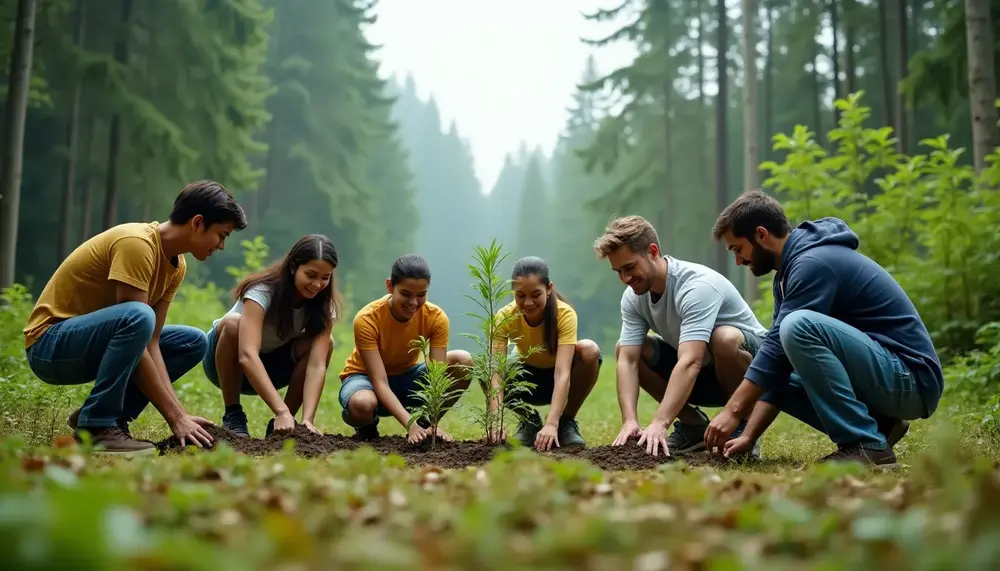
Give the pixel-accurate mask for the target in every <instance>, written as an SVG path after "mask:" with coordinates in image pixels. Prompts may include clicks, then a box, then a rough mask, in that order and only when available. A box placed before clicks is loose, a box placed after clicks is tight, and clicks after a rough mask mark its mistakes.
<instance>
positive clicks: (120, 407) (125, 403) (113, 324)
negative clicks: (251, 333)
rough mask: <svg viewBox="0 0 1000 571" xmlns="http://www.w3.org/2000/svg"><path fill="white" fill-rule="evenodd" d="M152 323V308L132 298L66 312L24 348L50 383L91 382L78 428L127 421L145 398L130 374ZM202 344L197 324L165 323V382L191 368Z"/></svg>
mask: <svg viewBox="0 0 1000 571" xmlns="http://www.w3.org/2000/svg"><path fill="white" fill-rule="evenodd" d="M155 325H156V316H155V314H154V313H153V308H152V307H150V306H149V305H147V304H145V303H139V302H135V301H129V302H124V303H118V304H115V305H112V306H109V307H105V308H102V309H99V310H97V311H94V312H92V313H88V314H85V315H78V316H76V317H71V318H69V319H66V320H64V321H60V322H58V323H56V324H55V325H53V326H51V327H49V328H48V329H47V330H46V331H45V333H44V334H42V336H41V337H40V338H39V339H38V341H36V342H35V343H34V344H32V345H31V347H29V348H28V349H27V351H26V354H27V357H28V366H29V367H30V368H31V371H32V372H33V373H34V374H35V375H36V376H37V377H38V378H40V379H41V380H42V381H44V382H46V383H48V384H50V385H60V386H63V385H80V384H84V383H89V382H91V381H93V382H94V388H93V390H91V391H90V395H89V396H88V397H87V399H86V400H85V401H84V402H83V407H82V408H81V409H80V419H79V420H78V422H77V425H78V426H79V427H80V428H104V427H109V426H115V425H117V424H118V423H119V422H130V421H132V420H135V419H136V418H138V416H139V415H140V414H141V413H142V411H143V409H145V408H146V405H147V404H149V398H148V397H147V396H146V395H145V394H144V393H143V392H142V390H141V389H140V388H139V384H138V382H136V381H135V379H134V378H133V377H134V371H135V368H136V365H138V363H139V359H140V357H142V352H143V350H145V349H146V345H147V344H148V343H149V340H150V339H151V338H152V337H153V329H154V327H155ZM206 347H207V342H206V341H205V334H204V333H202V332H201V331H200V330H198V329H197V328H194V327H188V326H186V325H164V326H163V329H162V330H161V331H160V353H161V354H162V355H163V362H164V364H165V365H166V368H167V375H168V376H169V377H170V382H174V381H176V380H177V379H179V378H180V377H182V376H183V375H184V374H185V373H187V372H188V371H190V370H191V369H192V368H194V366H195V365H197V364H198V362H199V361H201V359H202V356H203V355H204V354H205V349H206Z"/></svg>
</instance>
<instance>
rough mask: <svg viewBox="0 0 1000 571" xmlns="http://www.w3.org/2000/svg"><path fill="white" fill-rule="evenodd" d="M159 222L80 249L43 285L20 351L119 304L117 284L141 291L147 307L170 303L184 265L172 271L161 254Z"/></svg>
mask: <svg viewBox="0 0 1000 571" xmlns="http://www.w3.org/2000/svg"><path fill="white" fill-rule="evenodd" d="M158 226H159V223H158V222H131V223H126V224H120V225H118V226H115V227H113V228H109V229H108V230H105V231H104V232H101V233H100V234H98V235H96V236H94V237H93V238H90V239H89V240H87V241H86V242H84V243H83V244H80V245H79V246H78V247H77V248H76V249H75V250H73V252H72V253H70V255H69V256H67V257H66V259H65V260H63V262H62V263H61V264H59V267H58V268H56V271H55V273H54V274H52V278H51V279H49V282H48V283H47V284H45V289H43V290H42V293H41V295H39V296H38V301H37V302H36V303H35V307H34V309H32V310H31V315H29V316H28V323H27V325H25V328H24V346H25V348H27V347H30V346H31V345H33V344H34V343H35V341H38V338H39V337H41V336H42V334H43V333H44V332H45V330H46V329H48V328H49V327H51V326H52V325H53V324H55V323H58V322H60V321H63V320H66V319H69V318H70V317H76V316H78V315H85V314H87V313H92V312H94V311H97V310H98V309H103V308H105V307H109V306H111V305H114V304H116V303H118V296H117V293H116V288H117V286H116V284H115V281H120V282H124V283H126V284H129V285H131V286H134V287H136V288H139V289H141V290H142V291H145V292H146V293H147V294H148V296H149V305H150V306H153V305H156V303H157V302H159V301H161V300H162V301H172V300H173V299H174V294H175V293H176V292H177V288H179V287H180V285H181V282H183V281H184V275H185V274H186V273H187V264H186V262H185V261H184V256H183V255H181V256H178V257H177V260H176V264H177V266H176V267H175V266H174V265H173V264H172V263H171V261H170V260H168V259H167V257H166V255H165V254H164V253H163V246H162V244H161V243H160V233H159V232H158V231H157V227H158Z"/></svg>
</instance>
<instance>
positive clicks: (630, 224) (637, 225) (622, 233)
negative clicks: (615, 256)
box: [594, 215, 660, 258]
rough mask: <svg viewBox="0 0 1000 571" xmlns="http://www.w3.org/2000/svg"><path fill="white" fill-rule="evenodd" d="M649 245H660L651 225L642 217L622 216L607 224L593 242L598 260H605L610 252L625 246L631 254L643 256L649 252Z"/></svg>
mask: <svg viewBox="0 0 1000 571" xmlns="http://www.w3.org/2000/svg"><path fill="white" fill-rule="evenodd" d="M650 244H656V245H659V244H660V238H659V237H658V236H657V235H656V230H654V229H653V226H652V224H650V223H649V222H647V221H646V219H645V218H643V217H642V216H636V215H632V216H623V217H621V218H614V219H612V220H611V222H610V223H608V225H607V227H606V228H604V234H602V235H601V237H600V238H598V239H597V240H594V251H596V252H597V255H598V256H599V257H600V258H606V257H608V255H609V254H611V252H614V251H615V250H617V249H618V248H620V247H622V246H625V247H627V248H628V249H629V250H632V251H633V252H639V253H643V254H644V253H646V252H648V251H649V245H650Z"/></svg>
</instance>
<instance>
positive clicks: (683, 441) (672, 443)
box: [667, 408, 710, 454]
mask: <svg viewBox="0 0 1000 571" xmlns="http://www.w3.org/2000/svg"><path fill="white" fill-rule="evenodd" d="M694 410H695V412H697V413H698V415H699V416H701V417H702V418H703V419H704V420H705V422H704V423H702V424H685V423H683V422H681V421H679V420H675V421H674V431H673V432H671V433H670V435H669V436H667V449H668V450H670V453H671V454H685V453H687V452H697V451H699V450H704V449H705V429H706V428H708V423H709V422H710V421H709V419H708V416H707V415H706V414H705V413H703V412H701V409H699V408H695V409H694Z"/></svg>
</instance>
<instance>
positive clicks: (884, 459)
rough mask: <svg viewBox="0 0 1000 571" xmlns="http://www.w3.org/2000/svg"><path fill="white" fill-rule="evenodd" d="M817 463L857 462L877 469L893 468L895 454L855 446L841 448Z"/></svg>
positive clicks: (890, 449)
mask: <svg viewBox="0 0 1000 571" xmlns="http://www.w3.org/2000/svg"><path fill="white" fill-rule="evenodd" d="M819 462H859V463H861V464H865V465H867V466H874V467H878V468H895V467H896V466H897V464H896V454H895V453H894V452H893V451H892V448H889V447H886V449H885V450H872V449H871V448H863V447H861V446H857V445H850V446H841V447H840V448H838V449H837V451H836V452H834V453H832V454H828V455H826V456H824V457H822V458H820V459H819Z"/></svg>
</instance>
